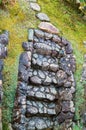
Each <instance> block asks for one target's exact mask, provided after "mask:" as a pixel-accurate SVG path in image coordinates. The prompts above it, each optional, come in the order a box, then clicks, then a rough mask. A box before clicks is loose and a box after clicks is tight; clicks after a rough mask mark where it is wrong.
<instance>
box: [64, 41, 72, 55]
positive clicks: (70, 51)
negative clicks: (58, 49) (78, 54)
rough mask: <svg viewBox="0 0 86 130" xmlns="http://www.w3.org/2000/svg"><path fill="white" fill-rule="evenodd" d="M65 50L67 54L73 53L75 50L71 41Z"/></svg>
mask: <svg viewBox="0 0 86 130" xmlns="http://www.w3.org/2000/svg"><path fill="white" fill-rule="evenodd" d="M65 50H66V53H67V54H71V53H72V52H73V49H72V45H71V44H70V43H69V44H67V46H66V48H65Z"/></svg>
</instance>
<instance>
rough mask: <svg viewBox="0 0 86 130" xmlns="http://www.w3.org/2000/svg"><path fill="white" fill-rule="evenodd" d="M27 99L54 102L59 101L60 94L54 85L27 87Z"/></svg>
mask: <svg viewBox="0 0 86 130" xmlns="http://www.w3.org/2000/svg"><path fill="white" fill-rule="evenodd" d="M27 98H28V99H30V98H32V99H34V100H35V99H38V100H45V101H46V100H48V101H54V100H56V99H58V92H57V91H56V89H55V87H54V86H53V85H50V86H42V85H41V86H32V85H29V86H27Z"/></svg>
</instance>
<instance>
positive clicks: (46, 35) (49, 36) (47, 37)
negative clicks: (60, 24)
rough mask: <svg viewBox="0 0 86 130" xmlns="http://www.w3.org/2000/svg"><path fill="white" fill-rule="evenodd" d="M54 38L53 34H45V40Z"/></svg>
mask: <svg viewBox="0 0 86 130" xmlns="http://www.w3.org/2000/svg"><path fill="white" fill-rule="evenodd" d="M52 36H53V35H52V33H47V32H45V39H51V38H52Z"/></svg>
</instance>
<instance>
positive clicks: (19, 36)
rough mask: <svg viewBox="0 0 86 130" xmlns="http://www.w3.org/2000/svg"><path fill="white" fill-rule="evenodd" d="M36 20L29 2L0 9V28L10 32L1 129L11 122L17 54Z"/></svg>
mask: <svg viewBox="0 0 86 130" xmlns="http://www.w3.org/2000/svg"><path fill="white" fill-rule="evenodd" d="M37 24H38V20H37V19H36V18H35V13H34V11H32V10H31V9H30V8H29V3H27V2H26V1H24V0H19V1H18V2H17V3H16V4H15V5H14V6H12V5H11V6H10V5H9V6H7V9H6V10H0V30H8V31H9V32H10V41H9V45H8V57H7V58H6V60H5V66H4V71H3V73H4V76H3V80H4V84H3V91H4V97H3V130H8V129H9V128H8V123H9V122H11V115H12V108H13V103H14V97H15V90H16V86H17V73H18V61H19V55H20V54H21V52H22V46H21V45H22V44H21V43H22V42H23V41H27V35H28V34H27V30H28V28H33V27H37Z"/></svg>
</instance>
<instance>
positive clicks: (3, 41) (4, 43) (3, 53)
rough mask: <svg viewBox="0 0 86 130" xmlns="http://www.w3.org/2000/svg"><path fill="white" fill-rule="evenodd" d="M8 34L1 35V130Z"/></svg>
mask: <svg viewBox="0 0 86 130" xmlns="http://www.w3.org/2000/svg"><path fill="white" fill-rule="evenodd" d="M8 40H9V38H8V32H7V31H5V32H4V33H3V34H1V35H0V130H2V98H3V89H2V70H3V66H4V61H3V59H4V58H6V56H7V47H6V46H7V45H8Z"/></svg>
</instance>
